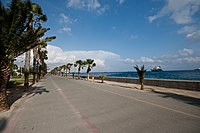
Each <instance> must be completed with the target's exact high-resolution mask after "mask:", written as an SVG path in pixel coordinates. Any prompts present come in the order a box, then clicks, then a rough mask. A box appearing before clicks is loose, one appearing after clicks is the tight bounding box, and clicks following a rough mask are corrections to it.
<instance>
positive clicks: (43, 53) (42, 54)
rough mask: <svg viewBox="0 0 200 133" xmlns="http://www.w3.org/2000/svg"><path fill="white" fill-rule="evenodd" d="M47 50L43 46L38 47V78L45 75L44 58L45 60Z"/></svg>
mask: <svg viewBox="0 0 200 133" xmlns="http://www.w3.org/2000/svg"><path fill="white" fill-rule="evenodd" d="M47 53H48V52H47V50H46V48H45V47H39V49H38V55H39V59H40V64H41V65H40V68H39V75H40V76H39V78H42V77H44V75H45V69H46V66H45V62H44V60H47V59H48V57H47Z"/></svg>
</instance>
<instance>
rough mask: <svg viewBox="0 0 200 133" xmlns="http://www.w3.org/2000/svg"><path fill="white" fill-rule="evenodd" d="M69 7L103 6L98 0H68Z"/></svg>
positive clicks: (93, 7)
mask: <svg viewBox="0 0 200 133" xmlns="http://www.w3.org/2000/svg"><path fill="white" fill-rule="evenodd" d="M67 6H68V7H72V8H77V9H87V10H89V11H90V10H96V9H98V8H100V7H101V5H100V3H99V2H98V0H68V4H67Z"/></svg>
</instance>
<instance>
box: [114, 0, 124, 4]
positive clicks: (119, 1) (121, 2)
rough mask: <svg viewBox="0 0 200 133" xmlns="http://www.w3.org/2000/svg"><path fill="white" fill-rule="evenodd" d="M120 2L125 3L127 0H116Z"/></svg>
mask: <svg viewBox="0 0 200 133" xmlns="http://www.w3.org/2000/svg"><path fill="white" fill-rule="evenodd" d="M116 1H117V2H118V3H119V4H123V3H124V2H125V0H116Z"/></svg>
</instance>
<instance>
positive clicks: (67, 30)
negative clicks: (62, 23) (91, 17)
mask: <svg viewBox="0 0 200 133" xmlns="http://www.w3.org/2000/svg"><path fill="white" fill-rule="evenodd" d="M71 31H72V30H71V28H69V27H63V28H61V29H60V30H59V31H58V32H59V33H60V34H62V33H68V34H71Z"/></svg>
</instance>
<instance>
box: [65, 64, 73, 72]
mask: <svg viewBox="0 0 200 133" xmlns="http://www.w3.org/2000/svg"><path fill="white" fill-rule="evenodd" d="M72 66H73V63H67V65H66V68H67V70H68V71H69V74H70V70H71V67H72Z"/></svg>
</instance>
